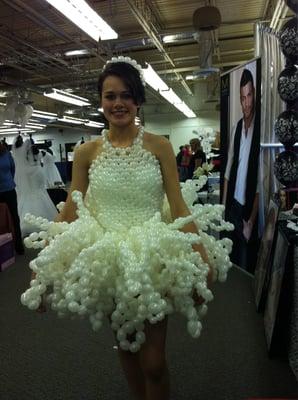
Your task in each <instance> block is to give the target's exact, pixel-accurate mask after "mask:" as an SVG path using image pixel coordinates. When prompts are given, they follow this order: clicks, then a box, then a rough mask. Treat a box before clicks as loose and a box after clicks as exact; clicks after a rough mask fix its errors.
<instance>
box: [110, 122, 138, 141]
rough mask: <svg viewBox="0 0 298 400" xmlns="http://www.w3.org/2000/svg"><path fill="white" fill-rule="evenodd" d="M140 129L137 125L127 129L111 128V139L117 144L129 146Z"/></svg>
mask: <svg viewBox="0 0 298 400" xmlns="http://www.w3.org/2000/svg"><path fill="white" fill-rule="evenodd" d="M138 130H139V128H138V127H137V126H136V125H129V126H126V127H118V126H110V128H109V139H110V141H111V142H112V143H115V144H129V143H131V142H132V141H133V139H134V138H135V137H136V136H137V134H138Z"/></svg>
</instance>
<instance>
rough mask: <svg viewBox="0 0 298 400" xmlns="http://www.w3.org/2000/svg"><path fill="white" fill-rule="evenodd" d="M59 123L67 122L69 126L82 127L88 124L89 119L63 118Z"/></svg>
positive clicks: (59, 119)
mask: <svg viewBox="0 0 298 400" xmlns="http://www.w3.org/2000/svg"><path fill="white" fill-rule="evenodd" d="M58 121H61V122H65V123H67V124H75V125H82V124H85V123H87V122H88V120H87V119H81V118H72V117H66V116H63V118H58Z"/></svg>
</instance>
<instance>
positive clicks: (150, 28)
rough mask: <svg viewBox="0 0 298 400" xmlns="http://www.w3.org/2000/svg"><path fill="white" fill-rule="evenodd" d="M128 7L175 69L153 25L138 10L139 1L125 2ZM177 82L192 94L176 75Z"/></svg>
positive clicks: (181, 78)
mask: <svg viewBox="0 0 298 400" xmlns="http://www.w3.org/2000/svg"><path fill="white" fill-rule="evenodd" d="M126 2H127V4H128V6H129V7H130V10H131V12H132V13H133V14H134V16H135V18H136V20H137V21H138V22H139V24H140V25H141V26H142V28H143V29H144V31H145V32H146V33H147V35H148V36H149V38H150V39H151V40H152V42H153V44H154V45H155V46H156V47H157V49H158V50H159V51H160V52H161V53H162V55H163V57H164V59H165V60H166V61H167V62H168V63H170V64H171V65H172V66H173V67H175V63H174V61H173V60H172V58H171V57H170V56H169V55H168V53H167V52H166V49H165V48H164V46H163V43H162V42H161V41H160V39H159V37H158V34H157V29H156V28H155V27H154V25H153V24H152V22H151V21H149V22H147V18H146V15H144V13H142V10H140V8H139V4H140V2H139V1H135V0H126ZM143 6H144V7H146V4H145V3H144V2H143ZM177 75H178V76H177V77H178V79H179V82H180V83H181V85H182V86H183V87H184V89H185V90H186V92H187V93H188V94H191V95H192V94H193V93H192V91H191V90H190V87H189V86H188V84H187V83H186V81H185V80H184V78H183V76H182V75H180V74H177Z"/></svg>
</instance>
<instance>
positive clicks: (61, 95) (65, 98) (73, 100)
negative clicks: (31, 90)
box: [43, 88, 90, 106]
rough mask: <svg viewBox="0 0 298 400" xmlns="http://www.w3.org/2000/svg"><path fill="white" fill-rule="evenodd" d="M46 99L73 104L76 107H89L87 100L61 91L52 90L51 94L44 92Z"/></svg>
mask: <svg viewBox="0 0 298 400" xmlns="http://www.w3.org/2000/svg"><path fill="white" fill-rule="evenodd" d="M43 95H44V96H46V97H50V98H51V99H55V100H58V101H62V102H63V103H68V104H74V105H76V106H90V103H89V100H88V99H85V98H84V97H80V96H75V95H74V94H71V93H67V92H64V91H63V90H59V89H55V88H53V89H52V91H51V92H44V94H43Z"/></svg>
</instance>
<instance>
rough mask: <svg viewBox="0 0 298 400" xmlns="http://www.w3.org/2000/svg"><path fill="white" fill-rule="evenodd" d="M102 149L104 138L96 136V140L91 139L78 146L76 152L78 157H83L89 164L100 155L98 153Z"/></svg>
mask: <svg viewBox="0 0 298 400" xmlns="http://www.w3.org/2000/svg"><path fill="white" fill-rule="evenodd" d="M101 151H102V138H101V137H99V138H96V139H94V140H90V141H88V142H85V143H83V144H81V145H80V146H79V147H77V148H76V150H75V153H76V157H77V158H80V159H83V160H84V161H86V162H87V163H88V164H91V162H92V161H93V160H94V159H95V158H96V157H97V156H98V154H99V153H100V152H101Z"/></svg>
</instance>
